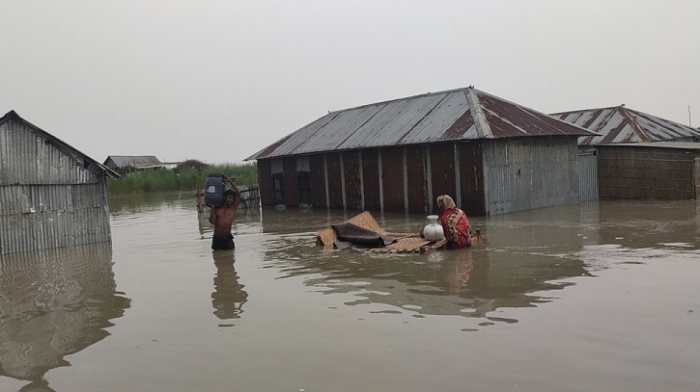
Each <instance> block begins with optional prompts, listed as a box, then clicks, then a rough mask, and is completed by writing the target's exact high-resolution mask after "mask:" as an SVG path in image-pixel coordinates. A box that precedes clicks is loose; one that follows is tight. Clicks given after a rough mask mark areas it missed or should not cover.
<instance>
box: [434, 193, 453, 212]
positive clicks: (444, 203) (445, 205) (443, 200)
mask: <svg viewBox="0 0 700 392" xmlns="http://www.w3.org/2000/svg"><path fill="white" fill-rule="evenodd" d="M437 204H438V208H440V210H441V211H446V210H448V209H450V208H455V207H456V205H455V201H454V200H452V198H451V197H450V195H442V196H438V198H437Z"/></svg>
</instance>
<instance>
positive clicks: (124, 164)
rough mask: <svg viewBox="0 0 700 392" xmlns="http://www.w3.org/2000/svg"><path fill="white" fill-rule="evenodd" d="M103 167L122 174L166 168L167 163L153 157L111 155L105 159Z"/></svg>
mask: <svg viewBox="0 0 700 392" xmlns="http://www.w3.org/2000/svg"><path fill="white" fill-rule="evenodd" d="M103 165H105V166H107V167H108V168H110V169H112V170H114V171H116V172H117V173H120V174H126V173H131V172H134V171H137V170H145V169H161V168H165V167H166V164H165V163H163V162H161V161H160V160H159V159H158V158H156V157H155V156H153V155H110V156H108V157H107V159H105V161H104V163H103Z"/></svg>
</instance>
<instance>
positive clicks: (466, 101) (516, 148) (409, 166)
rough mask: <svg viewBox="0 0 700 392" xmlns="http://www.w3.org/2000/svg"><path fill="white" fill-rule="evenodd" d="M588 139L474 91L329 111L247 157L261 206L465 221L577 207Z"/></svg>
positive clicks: (578, 129)
mask: <svg viewBox="0 0 700 392" xmlns="http://www.w3.org/2000/svg"><path fill="white" fill-rule="evenodd" d="M592 135H595V134H594V133H592V132H590V131H588V130H586V129H584V128H581V127H579V126H576V125H572V124H569V123H567V122H564V121H560V120H558V119H555V118H552V117H550V116H548V115H546V114H543V113H540V112H537V111H534V110H532V109H528V108H526V107H523V106H521V105H518V104H516V103H513V102H509V101H506V100H504V99H501V98H499V97H496V96H494V95H491V94H488V93H485V92H483V91H480V90H477V89H475V88H473V87H468V88H461V89H455V90H449V91H443V92H437V93H429V94H423V95H418V96H412V97H408V98H402V99H396V100H392V101H386V102H379V103H374V104H369V105H364V106H359V107H355V108H351V109H346V110H341V111H336V112H330V113H328V114H327V115H325V116H323V117H321V118H319V119H317V120H316V121H313V122H312V123H310V124H308V125H306V126H304V127H302V128H301V129H299V130H297V131H296V132H294V133H292V134H290V135H288V136H286V137H284V138H282V139H281V140H279V141H277V142H275V143H273V144H272V145H270V146H268V147H266V148H264V149H262V150H261V151H259V152H257V153H255V154H253V155H252V156H250V157H248V158H247V160H257V161H258V175H259V183H260V194H261V202H262V204H263V205H264V206H273V205H285V206H313V207H322V208H324V207H325V208H334V209H352V210H375V211H380V210H381V211H396V212H416V213H434V212H437V206H436V205H435V198H436V197H437V196H439V195H441V194H445V193H447V194H450V195H452V196H453V198H454V199H455V202H456V203H457V204H458V205H459V206H460V207H461V208H462V209H464V210H465V211H466V212H467V213H468V214H470V215H474V216H483V215H498V214H505V213H510V212H515V211H522V210H528V209H533V208H539V207H547V206H553V205H558V204H563V203H571V202H577V201H579V200H580V199H581V195H580V191H579V189H580V185H579V175H578V173H579V156H578V149H577V139H578V138H579V137H582V136H592Z"/></svg>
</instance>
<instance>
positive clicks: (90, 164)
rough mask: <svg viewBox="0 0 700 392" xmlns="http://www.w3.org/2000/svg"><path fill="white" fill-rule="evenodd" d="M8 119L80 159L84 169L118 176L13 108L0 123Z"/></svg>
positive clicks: (0, 118) (1, 118) (0, 119)
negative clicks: (26, 118)
mask: <svg viewBox="0 0 700 392" xmlns="http://www.w3.org/2000/svg"><path fill="white" fill-rule="evenodd" d="M9 121H15V122H17V123H19V124H21V125H24V126H25V127H27V128H28V129H30V130H31V131H32V132H34V133H35V134H36V135H37V136H39V137H40V138H42V139H44V140H45V141H46V142H48V143H51V144H52V145H53V146H55V147H56V148H58V149H59V150H60V151H62V152H63V153H64V154H67V155H69V156H71V157H73V158H76V159H80V160H81V161H82V162H84V167H85V168H86V169H88V170H97V171H101V172H104V173H106V174H107V175H108V176H110V177H120V175H119V173H116V172H115V171H114V170H112V169H110V168H108V167H106V166H104V165H102V164H101V163H99V162H97V161H96V160H94V159H92V158H90V157H89V156H87V155H85V154H83V153H82V152H80V151H78V150H77V149H75V148H73V147H71V146H70V145H69V144H68V143H66V142H64V141H62V140H61V139H59V138H57V137H55V136H53V135H51V134H50V133H48V132H46V131H44V130H43V129H41V128H39V127H37V126H36V125H34V124H32V123H30V122H29V121H27V120H25V119H23V118H22V117H20V116H19V114H17V112H15V111H14V110H10V111H9V112H7V113H6V114H5V115H4V116H2V117H0V125H2V124H4V123H6V122H9Z"/></svg>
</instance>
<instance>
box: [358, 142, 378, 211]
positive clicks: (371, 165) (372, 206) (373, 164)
mask: <svg viewBox="0 0 700 392" xmlns="http://www.w3.org/2000/svg"><path fill="white" fill-rule="evenodd" d="M377 154H378V152H377V150H362V182H363V185H364V192H365V210H368V211H380V210H381V203H380V201H379V174H380V173H379V159H378V155H377Z"/></svg>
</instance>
